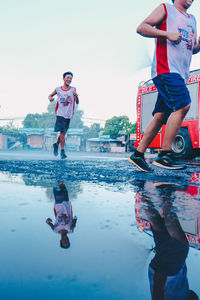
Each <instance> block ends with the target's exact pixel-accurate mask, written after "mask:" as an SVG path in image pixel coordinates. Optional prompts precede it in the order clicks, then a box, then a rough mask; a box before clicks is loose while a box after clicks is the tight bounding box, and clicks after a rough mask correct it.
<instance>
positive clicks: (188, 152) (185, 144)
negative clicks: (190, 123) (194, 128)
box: [172, 127, 195, 159]
mask: <svg viewBox="0 0 200 300" xmlns="http://www.w3.org/2000/svg"><path fill="white" fill-rule="evenodd" d="M172 150H173V153H174V156H175V157H176V158H178V159H192V158H194V157H195V154H194V153H195V151H194V149H193V147H192V143H191V139H190V135H189V132H188V129H187V128H183V127H182V128H180V130H179V132H178V134H177V135H176V137H175V140H174V142H173V144H172Z"/></svg>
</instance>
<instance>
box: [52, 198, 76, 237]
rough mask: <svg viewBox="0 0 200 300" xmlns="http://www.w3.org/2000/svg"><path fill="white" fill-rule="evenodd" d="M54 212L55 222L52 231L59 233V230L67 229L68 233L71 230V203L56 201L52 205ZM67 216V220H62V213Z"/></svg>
mask: <svg viewBox="0 0 200 300" xmlns="http://www.w3.org/2000/svg"><path fill="white" fill-rule="evenodd" d="M54 214H55V218H56V220H55V224H54V232H56V233H59V232H60V230H63V229H65V230H67V231H68V233H71V232H73V229H71V225H72V219H73V212H72V205H71V202H70V201H63V202H61V203H59V204H58V203H57V204H55V205H54ZM63 214H64V215H66V216H67V221H65V220H64V218H63V217H62V215H63Z"/></svg>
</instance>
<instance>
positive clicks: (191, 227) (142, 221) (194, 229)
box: [135, 173, 200, 250]
mask: <svg viewBox="0 0 200 300" xmlns="http://www.w3.org/2000/svg"><path fill="white" fill-rule="evenodd" d="M199 182H200V174H199V173H193V174H192V176H191V179H190V184H189V185H188V186H186V187H185V188H183V186H180V187H181V189H179V188H178V187H177V190H176V193H177V194H175V196H176V197H177V199H181V205H182V209H181V211H180V212H178V213H177V215H178V219H179V222H180V224H181V227H182V229H183V231H184V232H185V235H186V237H187V239H188V242H189V244H190V246H191V247H193V248H196V249H199V250H200V205H198V202H199V201H198V200H199V195H200V188H199V186H198V185H195V184H197V183H198V184H199ZM145 188H146V189H147V190H149V191H150V192H149V195H150V199H152V198H153V194H151V192H152V186H149V187H148V186H145ZM154 200H155V199H154ZM173 200H175V199H173ZM184 200H185V201H184ZM178 201H179V200H178ZM191 201H193V202H191ZM191 206H192V208H191ZM160 214H161V215H162V209H160ZM135 216H136V221H137V225H138V228H139V229H140V230H142V231H144V232H149V231H150V228H151V223H150V222H149V221H148V219H147V216H146V213H145V212H144V210H143V203H142V202H141V197H140V195H139V194H138V193H136V200H135Z"/></svg>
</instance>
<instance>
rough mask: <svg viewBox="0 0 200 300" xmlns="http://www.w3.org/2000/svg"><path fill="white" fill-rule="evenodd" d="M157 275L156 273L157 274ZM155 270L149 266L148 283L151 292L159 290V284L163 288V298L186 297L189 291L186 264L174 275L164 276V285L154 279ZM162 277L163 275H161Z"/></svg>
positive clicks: (165, 299)
mask: <svg viewBox="0 0 200 300" xmlns="http://www.w3.org/2000/svg"><path fill="white" fill-rule="evenodd" d="M157 276H158V275H157ZM154 277H155V271H154V269H153V268H151V266H149V283H150V290H151V294H153V293H154V294H157V293H159V292H160V286H162V288H163V291H162V293H163V295H164V298H163V299H164V300H184V299H186V297H187V295H188V291H189V284H188V279H187V267H186V264H184V265H183V266H182V268H181V269H180V270H179V272H178V273H177V274H176V275H174V276H166V277H165V278H163V280H164V285H163V284H161V282H157V286H156V283H155V282H156V281H155V279H154ZM162 277H163V276H162Z"/></svg>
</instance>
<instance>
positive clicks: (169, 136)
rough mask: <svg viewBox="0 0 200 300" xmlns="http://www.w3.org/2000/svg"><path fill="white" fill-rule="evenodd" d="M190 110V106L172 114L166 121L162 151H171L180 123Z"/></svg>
mask: <svg viewBox="0 0 200 300" xmlns="http://www.w3.org/2000/svg"><path fill="white" fill-rule="evenodd" d="M189 109H190V104H189V105H187V106H185V107H183V108H181V109H179V110H177V111H175V112H173V113H172V114H171V115H170V116H169V119H168V121H167V125H166V130H165V136H164V141H163V146H162V150H164V151H171V148H172V143H173V141H174V139H175V137H176V135H177V133H178V131H179V128H180V126H181V123H182V122H183V119H184V118H185V116H186V114H187V112H188V111H189Z"/></svg>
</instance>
